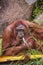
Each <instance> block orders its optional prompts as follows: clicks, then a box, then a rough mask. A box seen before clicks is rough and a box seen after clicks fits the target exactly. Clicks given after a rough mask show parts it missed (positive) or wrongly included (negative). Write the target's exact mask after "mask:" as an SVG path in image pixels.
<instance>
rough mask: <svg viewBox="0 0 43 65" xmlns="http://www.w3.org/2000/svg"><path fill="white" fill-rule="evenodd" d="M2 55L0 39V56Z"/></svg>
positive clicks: (0, 41) (0, 40)
mask: <svg viewBox="0 0 43 65" xmlns="http://www.w3.org/2000/svg"><path fill="white" fill-rule="evenodd" d="M1 55H2V39H0V56H1Z"/></svg>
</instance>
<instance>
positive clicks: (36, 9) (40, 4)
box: [32, 0, 43, 18]
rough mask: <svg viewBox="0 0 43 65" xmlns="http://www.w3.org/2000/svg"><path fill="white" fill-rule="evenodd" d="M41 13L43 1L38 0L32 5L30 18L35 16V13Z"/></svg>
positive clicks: (42, 11)
mask: <svg viewBox="0 0 43 65" xmlns="http://www.w3.org/2000/svg"><path fill="white" fill-rule="evenodd" d="M42 13H43V1H42V0H38V1H37V6H34V9H33V12H32V18H35V17H36V16H37V15H39V14H42Z"/></svg>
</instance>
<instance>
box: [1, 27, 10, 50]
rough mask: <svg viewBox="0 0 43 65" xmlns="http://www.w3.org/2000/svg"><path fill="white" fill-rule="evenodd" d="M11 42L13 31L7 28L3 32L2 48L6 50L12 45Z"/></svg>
mask: <svg viewBox="0 0 43 65" xmlns="http://www.w3.org/2000/svg"><path fill="white" fill-rule="evenodd" d="M10 43H11V32H10V31H9V30H8V29H7V28H6V29H5V31H4V34H3V41H2V49H3V50H5V49H6V48H7V47H9V46H10Z"/></svg>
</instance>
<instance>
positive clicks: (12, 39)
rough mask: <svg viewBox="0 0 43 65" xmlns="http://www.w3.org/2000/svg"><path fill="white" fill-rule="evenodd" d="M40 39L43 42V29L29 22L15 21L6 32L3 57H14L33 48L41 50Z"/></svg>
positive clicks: (3, 42)
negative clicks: (38, 41)
mask: <svg viewBox="0 0 43 65" xmlns="http://www.w3.org/2000/svg"><path fill="white" fill-rule="evenodd" d="M33 36H34V37H35V38H33ZM38 39H42V40H43V27H41V26H39V25H38V24H36V23H33V22H29V21H27V20H17V21H14V22H13V23H11V24H10V25H8V26H7V27H6V29H5V30H4V34H3V41H2V52H3V54H2V55H5V56H6V55H12V56H13V55H16V54H18V53H19V52H21V51H23V50H29V49H31V48H34V49H38V50H40V49H41V48H39V44H38V43H37V40H38Z"/></svg>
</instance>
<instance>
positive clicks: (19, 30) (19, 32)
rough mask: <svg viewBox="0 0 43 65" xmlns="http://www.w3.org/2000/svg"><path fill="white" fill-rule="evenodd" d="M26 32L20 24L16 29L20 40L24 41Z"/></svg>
mask: <svg viewBox="0 0 43 65" xmlns="http://www.w3.org/2000/svg"><path fill="white" fill-rule="evenodd" d="M24 30H25V26H24V25H22V24H19V25H18V26H17V27H16V32H17V36H18V38H19V39H22V38H23V37H24Z"/></svg>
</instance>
